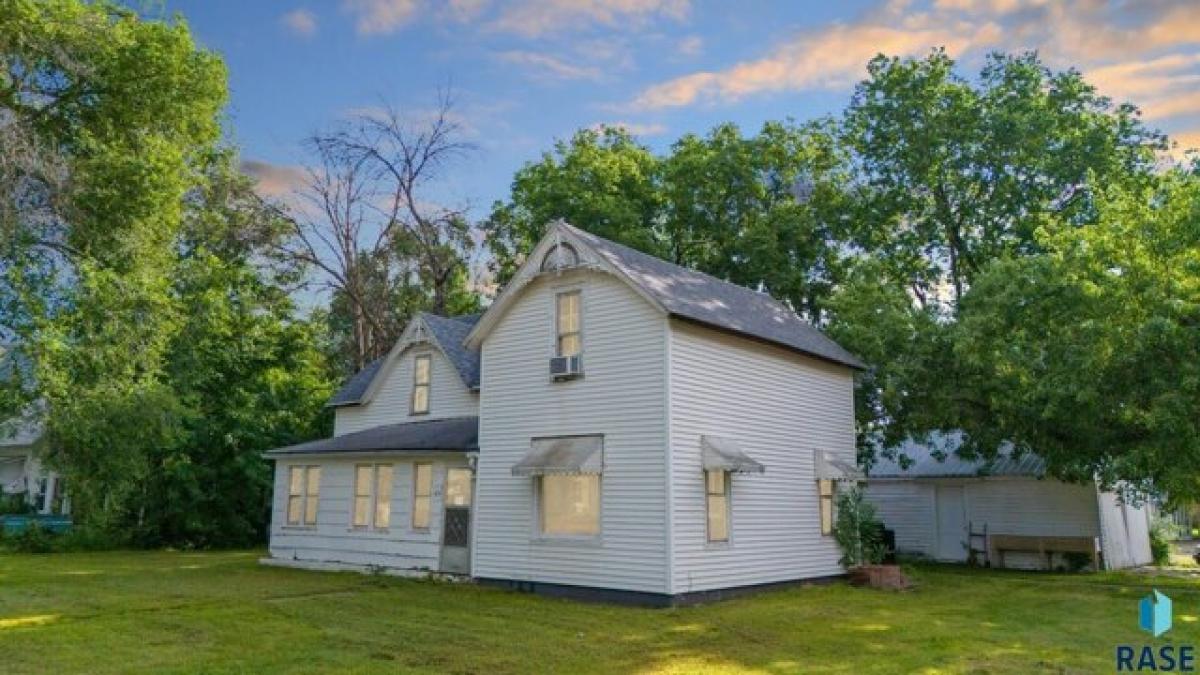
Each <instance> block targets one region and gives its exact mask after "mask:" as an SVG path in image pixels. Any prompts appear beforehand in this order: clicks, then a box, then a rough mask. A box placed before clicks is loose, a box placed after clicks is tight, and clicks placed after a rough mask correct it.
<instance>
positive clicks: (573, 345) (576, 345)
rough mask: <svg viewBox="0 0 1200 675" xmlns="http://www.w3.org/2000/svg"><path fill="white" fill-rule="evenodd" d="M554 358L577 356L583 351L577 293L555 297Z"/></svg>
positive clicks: (567, 293)
mask: <svg viewBox="0 0 1200 675" xmlns="http://www.w3.org/2000/svg"><path fill="white" fill-rule="evenodd" d="M554 304H555V310H554V311H555V322H554V325H555V336H556V337H555V342H554V355H555V356H578V355H579V354H580V353H581V352H582V351H583V331H582V322H581V318H580V293H579V291H566V292H563V293H559V294H558V295H557V296H555V301H554Z"/></svg>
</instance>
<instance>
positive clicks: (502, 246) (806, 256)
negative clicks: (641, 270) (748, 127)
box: [485, 122, 850, 316]
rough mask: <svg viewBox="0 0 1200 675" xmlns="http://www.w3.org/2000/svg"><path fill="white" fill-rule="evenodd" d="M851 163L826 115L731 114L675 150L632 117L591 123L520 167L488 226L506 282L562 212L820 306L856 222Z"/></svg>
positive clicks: (815, 312)
mask: <svg viewBox="0 0 1200 675" xmlns="http://www.w3.org/2000/svg"><path fill="white" fill-rule="evenodd" d="M844 166H845V156H844V153H840V152H839V148H838V146H837V145H836V143H835V138H834V136H833V135H832V133H831V129H830V125H829V124H828V123H827V122H823V123H818V124H811V125H804V126H797V125H794V124H791V123H776V122H771V123H767V124H766V125H764V127H763V128H762V130H761V131H760V132H759V133H758V134H757V135H754V136H750V137H747V136H744V135H743V134H742V132H741V131H740V130H739V129H738V128H737V127H736V126H734V125H732V124H725V125H721V126H718V127H716V128H715V129H713V130H712V132H710V133H709V134H708V135H707V136H704V137H700V136H695V135H687V136H684V137H683V138H681V139H680V140H679V141H677V142H676V143H675V144H674V145H672V147H671V149H670V151H669V152H668V153H667V154H666V155H664V156H658V155H655V154H654V153H652V152H651V151H650V150H649V149H648V148H647V147H645V146H643V145H641V144H639V143H638V142H637V141H636V140H635V139H634V138H633V137H632V136H630V135H629V134H628V133H627V132H625V131H623V130H621V129H613V128H604V129H602V130H600V131H595V130H590V129H585V130H581V131H579V132H578V133H576V135H575V136H574V137H573V138H571V139H570V140H569V141H560V142H558V143H557V144H556V145H555V148H554V151H553V152H552V153H546V154H545V155H543V157H542V159H541V160H540V161H539V162H536V163H532V164H528V165H526V166H525V167H524V168H522V169H521V170H520V171H518V172H517V175H516V177H515V178H514V179H513V186H512V194H511V196H510V199H509V201H507V202H503V203H497V204H496V205H495V206H494V207H493V210H492V214H491V217H490V218H489V220H488V222H487V223H486V225H485V229H486V230H487V233H488V244H489V246H490V248H491V250H492V253H493V256H494V259H495V263H496V272H497V277H498V280H499V281H500V282H501V283H503V282H505V281H507V280H508V278H510V277H511V275H512V274H513V273H514V272H515V271H516V269H517V267H518V266H519V264H520V261H521V260H522V259H523V256H524V255H525V254H527V253H528V252H529V250H530V249H531V248H532V247H533V246H534V244H536V243H537V241H538V240H539V239H540V238H541V236H542V234H544V233H545V229H546V226H547V225H548V224H549V223H551V222H553V221H555V220H557V219H560V218H561V219H565V220H567V221H568V222H570V223H572V224H574V225H576V226H578V227H581V228H583V229H585V230H588V231H590V232H594V233H596V234H598V235H600V236H602V237H605V238H608V239H612V240H615V241H618V242H621V243H624V244H626V245H628V246H631V247H633V248H636V249H639V250H642V251H645V252H647V253H651V254H653V255H657V256H659V257H663V258H666V259H668V260H672V261H674V262H676V263H679V264H682V265H686V266H689V267H693V268H695V269H699V270H701V271H703V272H706V273H709V274H712V275H714V276H718V277H721V278H724V279H728V280H730V281H733V282H735V283H739V284H743V285H746V286H751V287H755V288H759V287H761V288H764V289H765V290H768V291H770V292H772V293H774V294H775V295H777V296H778V297H781V298H783V299H785V300H787V301H789V302H791V303H792V305H793V306H794V307H795V308H796V309H797V311H800V312H804V313H807V314H809V315H812V316H819V312H820V309H821V307H822V305H823V300H824V298H825V297H827V296H828V294H829V293H830V291H831V289H832V286H833V283H834V279H835V278H836V275H837V273H838V271H839V263H838V261H839V254H838V251H837V249H836V247H835V242H836V241H837V240H838V239H839V237H841V238H844V236H845V235H844V231H845V228H846V227H848V226H849V223H850V221H849V219H848V218H846V217H845V216H844V215H843V214H844V209H843V208H841V207H842V206H843V195H844V193H843V191H842V190H841V189H840V187H839V186H840V183H841V182H842V180H843V178H844V176H845V173H844V171H842V169H843V167H844Z"/></svg>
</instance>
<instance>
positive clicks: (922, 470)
mask: <svg viewBox="0 0 1200 675" xmlns="http://www.w3.org/2000/svg"><path fill="white" fill-rule="evenodd" d="M961 444H962V434H961V433H958V432H953V433H946V434H943V433H933V434H931V435H930V437H929V442H928V443H918V442H916V441H914V440H912V439H909V440H907V441H905V442H904V444H903V445H902V446H900V448H899V450H898V453H897V454H898V455H904V456H906V457H908V458H909V459H910V460H912V463H911V464H910V465H909V466H908V468H902V467H901V466H900V462H899V461H898V459H897V460H891V459H886V458H884V457H880V458H879V459H878V460H877V461H876V463H875V465H874V466H872V467H871V469H870V470H869V471H868V472H867V474H868V477H869V478H967V477H975V476H1030V477H1041V476H1043V475H1045V473H1046V462H1045V461H1044V460H1043V459H1042V458H1041V457H1038V456H1037V455H1035V454H1033V453H1031V452H1025V453H1022V454H1021V455H1020V456H1016V457H1014V455H1013V451H1012V447H1011V446H1008V447H1003V448H1001V449H1000V454H999V456H998V457H996V459H994V460H992V461H991V462H990V463H989V462H987V461H985V460H982V459H963V458H962V457H959V456H958V455H956V454H954V452H955V450H957V449H958V447H959V445H961ZM939 455H941V456H943V457H944V460H939V459H938V456H939Z"/></svg>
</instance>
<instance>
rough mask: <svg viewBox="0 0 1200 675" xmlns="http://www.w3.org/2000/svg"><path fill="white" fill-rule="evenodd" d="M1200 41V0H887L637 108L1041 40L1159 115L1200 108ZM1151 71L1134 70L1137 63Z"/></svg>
mask: <svg viewBox="0 0 1200 675" xmlns="http://www.w3.org/2000/svg"><path fill="white" fill-rule="evenodd" d="M1198 44H1200V12H1196V11H1195V5H1194V0H1159V1H1157V2H1154V3H1111V2H1102V1H1100V0H1063V1H1061V2H1052V1H1050V0H933V2H932V4H925V5H922V6H921V7H919V8H915V9H914V7H913V3H912V2H910V1H909V0H886V1H884V2H881V4H880V5H879V6H877V7H876V8H874V9H873V10H870V11H868V12H866V13H865V14H864V15H863V17H862V18H861V19H860V20H858V21H855V22H851V23H845V24H833V25H830V26H828V27H826V28H824V29H822V30H811V31H805V32H802V33H799V34H797V35H795V36H794V37H793V38H792V39H789V40H786V41H784V42H783V43H781V44H778V45H777V46H775V47H774V48H772V49H771V50H770V51H768V52H767V53H766V54H765V55H764V56H762V57H760V58H757V59H751V60H747V61H743V62H741V63H737V64H733V65H731V66H729V67H727V68H723V69H718V70H712V71H698V72H693V73H687V74H683V75H680V76H678V77H675V78H673V79H670V80H667V81H664V82H660V83H657V84H654V85H651V86H649V87H647V88H645V89H643V90H642V91H641V92H640V93H639V94H638V95H637V96H636V97H635V99H634V101H633V104H632V107H634V108H635V109H657V108H668V107H677V106H687V105H693V104H697V103H705V102H732V101H737V100H739V99H742V98H744V97H746V96H749V95H753V94H759V93H770V92H779V91H806V90H815V89H844V88H848V87H849V86H850V85H851V84H852V83H853V82H854V81H856V80H858V79H860V78H861V77H862V76H863V74H864V70H863V66H864V65H865V64H866V62H867V61H868V60H869V59H870V58H871V57H872V56H874V55H875V54H877V53H884V54H887V55H889V56H902V57H904V56H920V55H922V54H924V53H926V52H928V51H929V50H930V49H932V48H934V47H938V46H945V47H946V48H947V51H948V52H949V53H950V54H951V55H954V56H957V57H967V58H977V57H979V56H981V55H982V54H984V53H985V52H986V51H989V50H992V49H1000V50H1005V51H1010V52H1015V51H1023V50H1027V49H1037V50H1039V52H1040V53H1041V54H1042V56H1043V58H1045V59H1046V61H1047V62H1048V63H1050V64H1052V65H1054V66H1055V67H1066V66H1079V67H1083V68H1084V69H1085V71H1088V72H1089V75H1094V77H1095V79H1096V81H1097V82H1099V83H1100V86H1101V90H1102V91H1103V92H1104V93H1106V94H1109V95H1112V96H1114V97H1116V98H1118V99H1120V98H1124V97H1130V96H1138V97H1141V100H1135V102H1137V103H1139V104H1142V105H1143V107H1144V108H1145V110H1146V113H1147V116H1148V117H1150V118H1156V117H1163V118H1165V117H1168V116H1174V115H1182V114H1191V113H1194V112H1200V95H1194V94H1192V90H1194V85H1195V81H1196V80H1195V75H1196V71H1197V69H1198V64H1197V63H1196V61H1195V59H1196V58H1197V57H1196V53H1195V52H1194V51H1189V52H1188V53H1185V54H1170V53H1169V52H1170V51H1172V50H1180V49H1185V50H1187V49H1189V48H1190V47H1191V46H1193V45H1198ZM1139 68H1140V69H1141V72H1134V71H1136V70H1137V69H1139Z"/></svg>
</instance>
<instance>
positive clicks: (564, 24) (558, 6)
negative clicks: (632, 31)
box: [491, 0, 691, 37]
mask: <svg viewBox="0 0 1200 675" xmlns="http://www.w3.org/2000/svg"><path fill="white" fill-rule="evenodd" d="M690 12H691V0H522V1H520V2H517V3H516V4H513V5H511V6H509V7H508V8H506V9H505V10H503V11H502V12H501V14H500V16H499V17H498V18H497V19H496V20H495V21H493V22H492V24H491V28H492V29H493V30H497V31H501V32H506V33H516V34H517V35H523V36H525V37H539V36H542V35H546V34H548V33H554V32H568V31H570V32H574V31H577V30H579V29H580V28H587V27H591V26H593V25H601V26H606V27H609V28H622V27H640V26H643V25H645V24H646V23H648V22H650V21H651V20H654V19H660V18H665V19H671V20H674V21H683V20H685V19H686V18H687V17H688V14H689V13H690Z"/></svg>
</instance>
